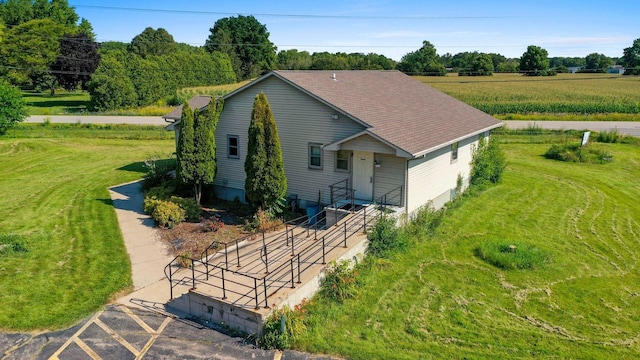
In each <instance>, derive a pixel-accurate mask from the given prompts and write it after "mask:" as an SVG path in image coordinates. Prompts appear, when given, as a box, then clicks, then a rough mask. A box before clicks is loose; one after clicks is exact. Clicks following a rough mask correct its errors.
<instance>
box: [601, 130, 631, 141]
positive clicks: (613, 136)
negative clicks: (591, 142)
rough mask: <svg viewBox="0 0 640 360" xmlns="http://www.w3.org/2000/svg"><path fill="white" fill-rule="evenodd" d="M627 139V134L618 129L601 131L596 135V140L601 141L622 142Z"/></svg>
mask: <svg viewBox="0 0 640 360" xmlns="http://www.w3.org/2000/svg"><path fill="white" fill-rule="evenodd" d="M624 140H625V135H624V134H622V133H620V132H618V130H611V131H606V130H605V131H600V132H599V133H598V135H597V136H596V141H597V142H601V143H612V144H615V143H622V142H624Z"/></svg>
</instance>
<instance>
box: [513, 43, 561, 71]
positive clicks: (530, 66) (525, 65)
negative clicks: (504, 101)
mask: <svg viewBox="0 0 640 360" xmlns="http://www.w3.org/2000/svg"><path fill="white" fill-rule="evenodd" d="M548 56H549V53H548V52H547V50H545V49H543V48H541V47H539V46H535V45H529V46H528V47H527V51H525V52H524V53H523V54H522V57H521V58H520V72H522V73H523V74H524V75H527V76H546V75H555V73H554V72H552V71H550V70H549V58H548Z"/></svg>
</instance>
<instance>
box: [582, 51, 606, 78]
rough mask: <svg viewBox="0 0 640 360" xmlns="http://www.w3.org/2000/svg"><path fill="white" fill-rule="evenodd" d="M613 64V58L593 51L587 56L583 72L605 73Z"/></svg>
mask: <svg viewBox="0 0 640 360" xmlns="http://www.w3.org/2000/svg"><path fill="white" fill-rule="evenodd" d="M610 65H613V60H611V58H610V57H608V56H606V55H604V54H598V53H591V54H589V55H587V56H586V57H585V67H584V70H583V72H598V73H603V72H606V71H607V68H608V67H609V66H610Z"/></svg>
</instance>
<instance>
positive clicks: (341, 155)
mask: <svg viewBox="0 0 640 360" xmlns="http://www.w3.org/2000/svg"><path fill="white" fill-rule="evenodd" d="M350 162H351V151H349V150H338V151H336V170H337V171H349V163H350Z"/></svg>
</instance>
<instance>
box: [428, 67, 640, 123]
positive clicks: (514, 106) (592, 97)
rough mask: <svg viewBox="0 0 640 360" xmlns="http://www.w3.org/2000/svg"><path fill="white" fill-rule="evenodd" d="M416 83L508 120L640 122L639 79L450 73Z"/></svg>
mask: <svg viewBox="0 0 640 360" xmlns="http://www.w3.org/2000/svg"><path fill="white" fill-rule="evenodd" d="M416 79H417V80H419V81H422V82H424V83H426V84H429V85H431V86H433V87H434V88H436V89H438V90H441V91H443V92H445V93H447V94H449V95H451V96H453V97H455V98H457V99H459V100H462V101H464V102H466V103H467V104H469V105H471V106H474V107H476V108H478V109H480V110H482V111H484V112H487V113H489V114H493V115H501V116H500V117H501V118H503V119H506V120H509V119H513V120H518V119H520V118H519V117H518V116H513V115H511V116H509V114H526V115H528V116H526V117H525V118H527V119H529V118H530V119H551V118H552V119H558V120H618V121H625V120H628V121H640V115H638V113H639V112H640V100H639V99H640V77H637V76H620V75H612V74H558V75H557V76H549V77H534V76H522V75H519V74H494V75H493V76H478V77H473V76H471V77H469V76H465V77H459V76H457V75H455V74H448V75H447V76H444V77H438V76H430V77H427V76H418V77H416ZM536 114H538V115H539V116H538V117H536V116H535V115H536ZM562 114H581V116H578V117H576V116H574V117H571V116H566V115H562Z"/></svg>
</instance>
